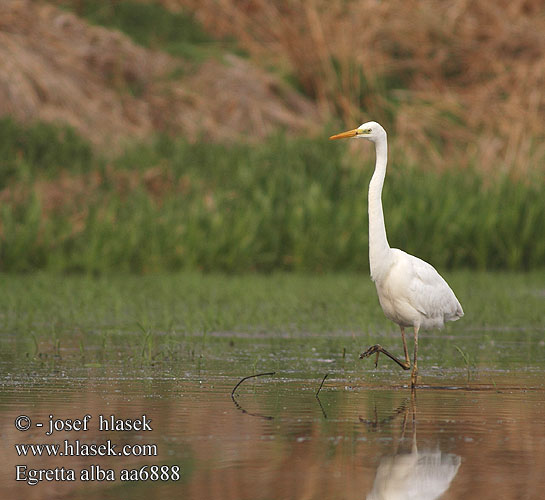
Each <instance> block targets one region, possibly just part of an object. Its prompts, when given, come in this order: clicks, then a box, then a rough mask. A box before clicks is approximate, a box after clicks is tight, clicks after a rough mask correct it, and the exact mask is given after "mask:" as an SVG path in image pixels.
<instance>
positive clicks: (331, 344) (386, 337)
mask: <svg viewBox="0 0 545 500" xmlns="http://www.w3.org/2000/svg"><path fill="white" fill-rule="evenodd" d="M446 278H447V279H448V281H449V283H450V284H451V285H452V286H453V288H454V289H455V290H456V292H457V294H458V297H459V298H460V300H461V302H462V303H463V304H464V307H465V310H466V316H465V317H464V318H463V321H459V322H457V323H454V324H449V325H448V326H447V327H446V329H445V330H443V331H441V332H438V331H430V332H424V333H423V334H422V339H423V341H422V343H421V349H422V355H423V360H424V365H425V368H426V369H427V370H429V369H431V367H432V366H439V367H441V368H444V369H448V368H457V369H460V370H462V371H461V373H462V375H463V376H464V377H465V375H466V373H467V375H468V376H469V374H470V373H471V377H472V379H474V378H476V377H477V376H478V375H479V372H480V370H481V369H482V368H484V369H489V368H493V369H499V370H508V369H518V368H521V367H524V368H525V369H532V368H543V366H545V345H544V343H543V339H542V337H543V324H545V312H544V308H543V307H542V304H543V282H544V279H545V276H544V275H543V272H534V273H531V274H519V273H499V274H498V273H480V272H460V271H458V272H451V273H448V274H447V275H446ZM1 281H2V287H3V289H4V290H6V291H8V292H9V293H3V294H2V295H1V297H0V310H2V311H3V313H2V316H1V317H0V331H1V332H3V334H5V335H8V336H9V338H11V339H12V342H11V343H10V347H9V348H4V349H2V354H1V356H2V359H3V360H4V361H6V360H8V358H9V360H11V361H12V362H14V363H17V361H18V360H19V361H20V360H26V361H25V362H27V361H31V362H35V363H39V364H43V363H46V364H50V365H51V366H63V365H72V364H81V363H83V364H85V365H87V366H89V367H94V366H98V365H103V364H113V365H114V366H115V365H116V364H118V363H120V364H121V365H126V366H132V367H135V366H136V367H141V366H144V367H149V368H152V367H154V366H155V367H157V369H159V370H168V369H170V368H169V367H172V366H173V363H174V365H176V366H178V368H177V369H180V370H181V369H184V367H186V368H187V367H188V366H189V367H197V366H198V367H199V369H201V368H202V369H206V368H207V367H218V366H220V367H221V369H222V370H226V371H227V372H229V373H230V372H233V370H235V371H236V370H237V369H239V370H241V371H242V372H244V373H246V372H247V371H248V370H250V371H251V369H252V367H253V370H254V371H259V370H269V369H272V370H280V371H284V372H294V371H295V372H297V373H300V372H305V373H312V374H313V376H314V375H316V376H317V375H319V372H320V371H324V372H325V371H331V372H333V373H334V372H336V371H339V372H340V371H342V370H344V369H347V370H349V371H351V372H352V371H355V372H356V373H361V372H362V371H364V372H369V374H372V373H374V372H373V370H372V367H373V366H372V362H371V361H369V360H367V361H369V363H366V362H365V360H363V361H362V360H359V359H357V358H358V355H359V353H360V352H361V351H362V350H363V349H364V348H365V347H367V346H368V345H369V344H373V343H376V342H380V343H382V344H383V345H388V347H390V348H391V349H392V350H393V351H394V352H396V351H399V350H400V349H401V341H400V336H399V330H398V328H397V326H396V325H394V324H393V323H391V322H390V321H388V320H387V319H386V318H384V315H383V314H382V311H381V309H380V306H379V304H378V301H377V298H376V292H375V289H374V286H373V284H372V282H371V281H370V279H369V277H368V276H367V275H365V274H358V273H350V274H346V273H335V274H325V275H308V274H303V273H273V274H271V275H263V274H251V275H237V276H229V275H225V274H218V273H213V274H201V273H190V272H184V273H174V274H173V273H169V274H160V275H148V276H137V275H126V274H112V275H108V276H106V275H103V276H95V277H93V276H89V275H68V276H63V275H51V274H50V273H37V274H36V273H33V274H28V275H24V274H23V275H2V276H1ZM409 338H410V334H409ZM462 352H463V353H464V355H463V356H462V355H461V353H462ZM324 360H325V361H324ZM230 364H232V365H233V366H230ZM379 368H381V369H383V368H384V369H387V370H389V371H392V370H394V368H393V367H392V366H390V365H389V364H388V362H387V361H385V360H382V361H381V363H380V364H379ZM322 376H323V373H322ZM400 376H402V375H400Z"/></svg>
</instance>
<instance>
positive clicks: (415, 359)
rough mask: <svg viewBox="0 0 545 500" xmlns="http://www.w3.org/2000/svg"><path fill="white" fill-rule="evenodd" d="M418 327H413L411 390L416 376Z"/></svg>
mask: <svg viewBox="0 0 545 500" xmlns="http://www.w3.org/2000/svg"><path fill="white" fill-rule="evenodd" d="M419 329H420V327H419V326H418V325H416V326H415V327H414V361H413V371H412V372H411V388H414V386H415V385H416V378H417V376H418V330H419Z"/></svg>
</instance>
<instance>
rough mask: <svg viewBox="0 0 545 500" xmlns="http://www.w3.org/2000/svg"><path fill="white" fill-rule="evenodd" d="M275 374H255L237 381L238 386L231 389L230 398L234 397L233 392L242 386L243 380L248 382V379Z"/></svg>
mask: <svg viewBox="0 0 545 500" xmlns="http://www.w3.org/2000/svg"><path fill="white" fill-rule="evenodd" d="M275 373H276V372H267V373H256V374H255V375H248V376H247V377H243V378H241V379H240V380H239V382H238V384H237V385H235V387H233V390H232V391H231V397H234V396H235V391H236V390H237V389H238V386H239V385H240V384H242V382H244V381H245V380H248V379H249V378H254V377H264V376H266V375H274V374H275Z"/></svg>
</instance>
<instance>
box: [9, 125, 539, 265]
mask: <svg viewBox="0 0 545 500" xmlns="http://www.w3.org/2000/svg"><path fill="white" fill-rule="evenodd" d="M344 146H345V145H344V144H342V145H337V144H334V143H332V142H329V141H328V140H327V133H326V132H325V131H324V134H323V136H320V137H316V138H296V139H290V138H287V137H286V136H284V135H281V134H280V135H277V136H274V137H271V138H270V139H268V140H267V141H265V142H264V143H260V144H232V145H225V144H211V143H205V142H197V143H194V144H190V143H188V142H186V141H184V140H183V139H179V140H174V139H171V138H168V137H166V136H160V137H158V138H157V139H156V140H155V141H154V142H153V143H152V144H148V145H135V146H133V147H131V148H128V149H127V150H126V151H125V152H123V153H122V154H120V155H119V156H117V157H116V158H113V159H108V160H106V159H105V158H103V157H101V156H100V155H99V154H98V153H93V152H92V150H91V149H90V147H89V146H88V145H87V144H86V143H85V141H84V140H83V139H82V138H79V137H78V136H77V135H76V134H75V132H73V131H71V130H70V129H65V128H63V129H55V127H52V126H49V125H37V126H33V127H31V128H29V129H24V128H22V127H21V126H19V125H15V124H14V123H13V122H12V121H11V120H9V119H3V120H2V121H0V148H1V149H2V151H3V152H4V153H5V157H6V158H7V161H6V162H5V163H4V166H3V168H2V170H1V174H2V178H0V185H2V186H4V189H3V191H2V195H1V196H2V201H1V210H0V224H1V232H0V245H1V246H0V270H1V271H4V272H21V271H33V270H50V271H55V272H84V273H104V272H110V271H112V270H115V271H126V272H138V273H149V272H160V271H177V270H199V271H222V272H252V271H266V272H270V271H273V270H285V271H304V272H330V271H358V272H366V271H367V269H368V257H367V185H368V182H369V179H370V176H371V174H372V170H373V164H374V163H373V162H374V156H373V155H374V152H373V149H372V146H371V145H366V144H364V145H362V147H360V148H357V151H356V152H355V154H354V155H349V154H347V153H346V147H344ZM365 146H368V147H365ZM390 162H391V165H390V166H389V170H388V174H387V178H386V183H385V188H384V193H383V203H384V211H385V218H386V226H387V231H388V237H389V240H390V244H391V245H392V246H394V247H399V248H402V249H404V250H406V251H408V252H409V253H413V254H415V255H418V256H420V257H421V258H423V259H425V260H427V261H429V262H432V263H433V264H434V265H435V266H436V267H437V268H439V269H441V270H444V269H460V268H462V269H479V270H485V269H504V270H531V269H536V268H542V267H543V263H544V262H545V198H544V197H543V192H544V189H545V179H544V178H543V177H542V176H539V175H537V174H536V175H535V176H534V177H532V178H530V177H514V176H508V175H506V176H500V175H498V176H496V177H494V178H490V177H488V176H485V175H484V174H482V173H480V172H479V171H477V170H476V169H472V168H466V169H460V170H457V171H454V170H452V169H449V170H445V171H443V172H430V171H426V170H424V169H422V168H420V167H419V166H416V165H412V164H410V163H408V162H406V161H405V158H404V156H403V154H402V152H401V151H399V150H397V149H396V147H395V143H394V144H393V145H392V148H391V152H390Z"/></svg>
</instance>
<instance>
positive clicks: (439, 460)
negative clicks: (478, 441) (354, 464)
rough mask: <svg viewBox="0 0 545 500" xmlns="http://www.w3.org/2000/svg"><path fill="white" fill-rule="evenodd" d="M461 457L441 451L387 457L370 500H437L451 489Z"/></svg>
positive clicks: (414, 452)
mask: <svg viewBox="0 0 545 500" xmlns="http://www.w3.org/2000/svg"><path fill="white" fill-rule="evenodd" d="M460 463H461V459H460V457H459V456H458V455H453V454H449V453H441V451H440V450H439V449H437V450H428V451H418V449H417V448H416V443H415V444H414V446H413V449H412V451H411V453H406V454H399V455H395V456H393V457H385V458H383V459H382V460H381V462H380V465H379V467H378V469H377V474H376V476H375V482H374V484H373V489H372V490H371V492H370V493H369V494H368V495H367V500H435V499H437V498H439V497H440V496H441V495H442V494H443V493H444V492H445V491H447V490H448V488H449V486H450V483H451V482H452V480H453V479H454V477H455V476H456V474H457V473H458V469H459V468H460Z"/></svg>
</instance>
